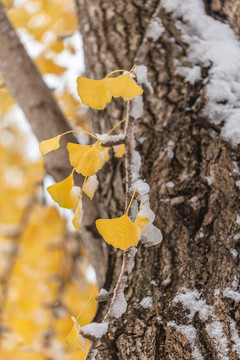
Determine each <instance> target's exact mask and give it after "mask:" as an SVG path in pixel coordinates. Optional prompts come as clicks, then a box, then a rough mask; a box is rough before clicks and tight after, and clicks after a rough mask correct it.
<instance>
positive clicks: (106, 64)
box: [79, 0, 240, 360]
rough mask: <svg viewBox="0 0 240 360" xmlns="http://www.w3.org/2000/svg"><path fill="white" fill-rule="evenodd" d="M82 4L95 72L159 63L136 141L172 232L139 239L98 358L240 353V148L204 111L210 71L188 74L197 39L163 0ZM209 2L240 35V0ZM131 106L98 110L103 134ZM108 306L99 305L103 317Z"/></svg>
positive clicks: (101, 197)
mask: <svg viewBox="0 0 240 360" xmlns="http://www.w3.org/2000/svg"><path fill="white" fill-rule="evenodd" d="M237 4H238V6H237ZM79 6H80V9H79V10H80V11H79V15H80V30H81V33H82V36H83V41H84V51H85V62H86V76H88V77H91V78H95V79H100V78H102V77H104V76H105V75H106V74H108V73H109V72H111V71H112V70H115V69H131V67H132V66H133V64H134V63H137V64H139V65H142V64H144V65H146V66H147V67H148V71H149V73H148V74H149V75H148V76H149V80H150V81H151V83H152V86H153V88H154V94H153V95H152V94H150V93H149V92H148V91H147V90H146V89H145V90H146V91H145V93H144V113H143V115H142V118H141V119H139V120H138V121H137V123H136V138H137V139H139V138H142V139H143V138H144V141H137V150H138V151H139V152H140V154H141V157H142V167H141V177H142V178H143V179H146V181H147V183H148V184H149V185H150V187H151V191H150V202H151V207H152V209H153V211H154V212H155V214H156V219H155V225H156V226H157V227H159V228H160V229H161V231H162V234H163V241H162V243H161V244H160V245H158V246H155V247H154V246H153V247H150V248H147V247H145V246H144V245H141V244H140V245H139V246H138V252H137V255H136V262H135V267H134V270H133V272H132V274H131V275H130V278H129V282H128V288H127V289H126V292H125V294H126V298H127V301H128V308H127V312H126V313H125V314H124V315H123V316H122V317H121V318H120V319H118V320H115V321H112V322H111V326H110V329H109V332H108V334H107V335H106V336H105V337H104V338H103V341H102V345H101V346H100V348H99V353H98V356H97V359H98V360H100V359H102V360H103V359H104V360H106V359H107V360H110V359H114V360H115V359H121V360H125V359H131V360H134V359H136V360H143V359H149V360H150V359H172V360H173V359H174V360H176V359H195V358H196V359H202V358H203V359H206V360H209V359H216V360H217V359H228V358H229V359H238V358H239V353H240V350H239V346H240V345H239V344H238V347H237V345H236V343H237V342H238V340H239V338H238V336H239V332H238V331H239V330H240V315H239V309H238V306H239V302H238V301H239V299H240V295H239V298H237V297H236V300H235V301H234V300H233V299H232V298H231V297H228V296H227V295H226V291H225V292H224V289H226V288H229V289H230V290H231V289H232V290H234V291H236V292H237V291H238V282H237V278H238V273H239V260H238V258H239V257H238V256H234V254H233V252H232V253H231V249H237V247H238V246H239V243H238V241H239V240H234V239H233V238H234V236H235V235H236V233H237V231H238V224H237V223H236V217H237V214H238V211H239V194H238V193H237V187H236V186H235V181H236V180H237V173H236V169H235V165H234V164H233V160H236V158H237V159H238V160H239V152H237V150H236V149H233V148H232V146H231V145H230V143H228V142H227V141H225V140H224V139H223V138H222V137H221V136H220V130H221V127H220V126H216V125H213V123H211V122H210V120H209V119H208V118H207V117H206V115H204V106H205V104H206V101H207V99H206V96H205V91H204V90H205V86H206V85H205V84H206V83H207V80H206V79H208V69H204V68H202V79H201V80H200V81H198V82H196V83H194V84H192V85H191V84H190V83H187V82H184V79H183V77H181V76H180V75H179V74H178V71H177V65H176V64H177V61H176V60H179V61H181V62H182V63H183V64H184V65H185V66H189V67H190V66H191V64H190V63H189V62H188V60H187V56H186V50H187V45H186V44H184V42H183V40H182V38H181V32H180V31H179V30H178V29H177V27H176V18H175V17H174V15H173V14H171V13H166V12H165V10H164V8H163V7H161V4H160V6H159V1H156V0H152V1H140V0H135V1H133V0H128V1H125V0H115V1H110V0H105V1H96V0H86V1H84V0H80V1H79ZM158 6H159V7H158ZM205 8H206V12H207V14H209V16H213V17H214V18H215V19H216V20H217V21H227V22H229V24H230V26H231V27H232V28H233V29H234V31H235V32H236V33H237V34H239V30H240V27H239V25H240V24H239V16H236V11H238V13H239V9H240V3H239V1H228V2H226V3H225V1H221V2H220V1H206V4H205ZM234 9H235V10H234ZM233 12H234V13H233ZM153 16H157V17H160V19H161V21H162V23H163V25H164V28H165V29H164V32H163V34H162V35H161V37H160V38H159V39H158V40H157V41H153V40H150V39H146V36H145V33H146V30H147V27H148V25H149V23H150V22H151V21H152V17H153ZM180 21H181V19H180ZM204 80H205V81H204ZM124 111H125V109H124V107H123V104H122V101H120V100H119V101H118V100H117V101H113V102H112V103H111V104H110V105H108V106H107V109H106V110H104V111H92V114H91V115H92V120H93V127H94V130H96V131H97V132H106V131H107V130H109V129H110V128H111V127H112V125H113V124H115V123H116V122H117V121H118V120H120V119H122V118H123V117H124ZM123 168H124V167H123V164H122V163H121V162H119V160H113V161H112V162H111V163H109V164H107V165H106V167H105V168H104V171H105V173H104V174H102V175H100V180H101V182H100V191H99V194H98V195H97V196H98V197H97V203H98V209H99V214H100V216H101V217H104V216H106V215H107V214H111V217H113V216H117V215H120V214H121V213H122V211H123V209H124V200H123V199H124V171H123ZM209 177H211V181H208V179H209ZM235 239H236V237H235ZM106 252H107V254H108V263H107V272H106V279H105V284H104V288H105V289H107V290H110V289H112V288H114V286H115V284H116V279H117V276H118V274H119V270H120V266H121V252H119V251H114V250H113V249H112V248H108V249H106ZM235 254H236V253H235ZM233 281H235V283H234V285H233ZM184 289H185V290H184ZM177 294H182V297H181V298H179V297H178V298H176V296H177ZM147 296H149V297H151V298H152V300H153V304H152V306H151V307H149V308H144V307H143V306H141V305H140V302H141V300H142V299H143V298H145V297H147ZM174 298H175V300H174V301H173V299H174ZM180 300H181V301H180ZM184 304H185V305H184ZM108 306H109V304H108V303H106V304H105V305H101V306H100V307H99V311H98V314H97V316H96V319H97V321H101V320H102V318H103V315H104V313H105V312H106V310H107V307H108ZM204 311H205V313H204ZM206 314H207V315H206ZM234 329H235V330H234ZM234 334H235V340H234ZM224 346H225V347H224ZM200 353H201V354H200ZM201 356H202V357H201Z"/></svg>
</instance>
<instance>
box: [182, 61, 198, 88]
mask: <svg viewBox="0 0 240 360" xmlns="http://www.w3.org/2000/svg"><path fill="white" fill-rule="evenodd" d="M178 73H179V74H180V75H182V76H183V77H185V80H186V81H187V82H189V83H190V84H194V83H195V82H196V81H199V80H201V78H202V76H201V68H200V66H197V65H196V66H193V67H192V68H188V67H185V66H183V67H180V69H179V70H178Z"/></svg>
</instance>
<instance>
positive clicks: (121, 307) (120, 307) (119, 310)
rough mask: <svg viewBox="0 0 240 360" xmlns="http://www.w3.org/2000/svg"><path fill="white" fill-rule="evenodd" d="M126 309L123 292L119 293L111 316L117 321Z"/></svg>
mask: <svg viewBox="0 0 240 360" xmlns="http://www.w3.org/2000/svg"><path fill="white" fill-rule="evenodd" d="M126 309H127V302H126V299H125V296H124V292H123V291H120V292H119V294H118V296H117V298H116V300H115V302H114V304H113V307H112V309H111V316H113V317H115V318H116V319H118V318H119V317H120V316H122V314H124V313H125V311H126Z"/></svg>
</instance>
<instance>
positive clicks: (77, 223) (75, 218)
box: [72, 199, 83, 230]
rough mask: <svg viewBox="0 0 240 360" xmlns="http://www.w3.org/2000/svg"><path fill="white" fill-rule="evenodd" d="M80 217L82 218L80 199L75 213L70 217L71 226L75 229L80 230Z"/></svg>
mask: <svg viewBox="0 0 240 360" xmlns="http://www.w3.org/2000/svg"><path fill="white" fill-rule="evenodd" d="M82 218H83V208H82V199H80V200H79V202H78V204H77V207H76V211H75V214H74V216H73V219H72V223H73V226H74V227H75V229H76V230H80V229H81V226H82Z"/></svg>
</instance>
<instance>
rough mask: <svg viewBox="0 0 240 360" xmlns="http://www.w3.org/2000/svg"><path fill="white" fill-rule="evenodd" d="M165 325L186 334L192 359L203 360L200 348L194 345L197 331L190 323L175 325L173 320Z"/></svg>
mask: <svg viewBox="0 0 240 360" xmlns="http://www.w3.org/2000/svg"><path fill="white" fill-rule="evenodd" d="M167 325H168V326H171V327H173V328H175V329H176V330H177V331H179V332H180V333H182V334H183V335H184V336H186V338H187V339H188V341H189V344H190V346H191V349H192V356H193V359H194V360H203V356H202V354H201V352H200V350H199V349H198V348H197V347H196V346H195V339H196V336H197V332H196V329H195V328H194V327H193V326H192V325H177V324H176V323H175V322H174V321H169V322H168V323H167Z"/></svg>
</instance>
